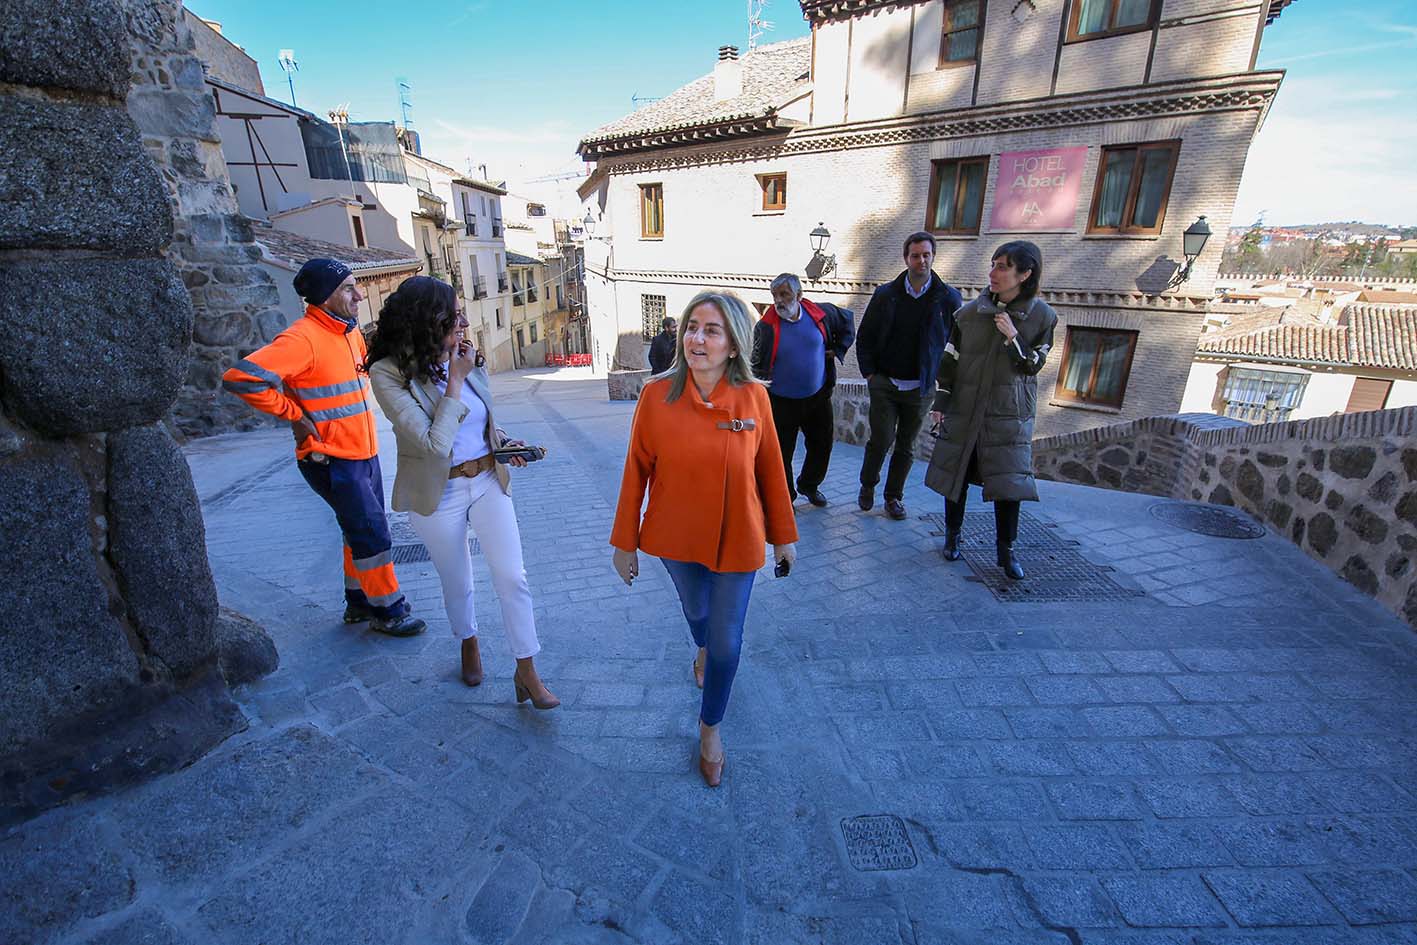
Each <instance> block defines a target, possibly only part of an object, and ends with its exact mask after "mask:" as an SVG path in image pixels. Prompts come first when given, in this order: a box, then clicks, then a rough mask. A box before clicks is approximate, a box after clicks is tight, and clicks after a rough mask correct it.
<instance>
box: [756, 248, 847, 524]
mask: <svg viewBox="0 0 1417 945" xmlns="http://www.w3.org/2000/svg"><path fill="white" fill-rule="evenodd" d="M771 290H772V301H773V305H772V308H770V309H768V310H767V311H766V312H764V313H763V317H762V318H761V319H760V320H759V321H758V324H757V325H756V326H755V327H754V328H753V356H752V365H753V373H754V374H755V375H756V376H757V377H758V378H760V379H761V380H764V381H768V382H769V384H770V386H769V387H768V400H769V401H770V402H771V403H772V422H773V425H774V426H775V427H777V440H778V444H779V445H780V446H781V447H782V463H783V466H784V467H785V468H786V470H787V489H788V491H789V492H791V493H792V498H793V499H796V498H797V496H798V495H799V494H800V495H805V496H806V497H807V501H808V502H811V503H812V504H813V505H815V506H817V507H818V508H820V507H822V506H824V505H826V504H827V497H826V496H824V495H822V490H821V485H822V480H823V479H825V478H826V476H827V464H828V463H829V462H830V461H831V454H832V441H833V440H834V439H835V436H834V430H833V427H834V426H835V424H836V419H835V416H834V415H833V413H832V390H833V389H834V388H835V387H836V361H843V360H845V359H846V352H847V350H848V349H849V348H850V347H851V342H852V341H853V340H854V339H855V337H856V329H855V326H854V324H853V321H854V316H853V315H852V313H851V310H850V309H844V308H838V307H837V306H835V305H832V304H830V303H827V302H823V303H820V304H818V303H815V302H809V301H808V300H807V299H804V298H802V282H801V280H799V279H798V278H797V277H796V276H795V275H793V274H792V273H790V272H784V273H783V274H782V275H780V276H778V277H777V278H776V279H774V280H773V281H772V286H771ZM833 359H835V360H833ZM799 431H800V432H801V433H802V436H803V439H805V440H806V441H807V455H806V458H804V459H803V460H802V475H801V476H799V477H797V479H796V486H795V488H794V484H793V478H792V454H793V452H794V451H795V450H796V449H797V434H798V432H799Z"/></svg>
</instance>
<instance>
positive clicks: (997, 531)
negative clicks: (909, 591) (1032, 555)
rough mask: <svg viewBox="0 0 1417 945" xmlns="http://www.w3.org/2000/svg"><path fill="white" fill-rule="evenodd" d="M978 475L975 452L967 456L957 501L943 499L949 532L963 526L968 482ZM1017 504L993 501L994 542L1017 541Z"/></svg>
mask: <svg viewBox="0 0 1417 945" xmlns="http://www.w3.org/2000/svg"><path fill="white" fill-rule="evenodd" d="M980 478H982V477H981V476H980V475H979V453H978V452H977V451H976V452H974V453H971V454H970V455H969V469H967V470H966V471H965V474H964V488H963V489H961V490H960V492H959V501H958V502H952V501H950V500H949V499H948V498H946V499H945V527H946V528H948V529H949V530H950V531H959V528H960V526H961V525H963V524H964V506H965V503H966V502H967V501H968V499H969V481H970V480H971V479H980ZM1020 504H1021V503H1019V502H1018V501H1017V500H1014V499H995V500H994V540H995V541H998V542H1007V543H1008V544H1013V543H1014V542H1015V541H1017V540H1018V516H1019V505H1020Z"/></svg>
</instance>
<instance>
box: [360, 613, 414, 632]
mask: <svg viewBox="0 0 1417 945" xmlns="http://www.w3.org/2000/svg"><path fill="white" fill-rule="evenodd" d="M427 626H428V624H426V623H424V622H423V621H422V620H419V619H418V618H417V617H415V616H413V614H404V615H403V616H402V617H374V618H371V619H370V621H369V629H370V630H374V631H376V632H378V633H387V634H388V635H389V636H391V637H416V636H418V635H419V634H420V633H422V632H423V630H424V628H426V627H427Z"/></svg>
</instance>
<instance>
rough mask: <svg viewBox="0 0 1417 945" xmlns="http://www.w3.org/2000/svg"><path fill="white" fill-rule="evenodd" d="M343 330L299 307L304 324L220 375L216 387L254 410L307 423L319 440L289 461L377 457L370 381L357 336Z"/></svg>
mask: <svg viewBox="0 0 1417 945" xmlns="http://www.w3.org/2000/svg"><path fill="white" fill-rule="evenodd" d="M347 327H348V326H347V325H346V324H345V323H344V322H342V321H340V320H339V319H338V318H335V317H334V316H333V315H330V314H329V313H328V312H326V311H325V310H324V309H322V308H320V307H318V306H315V305H309V306H306V308H305V317H304V318H301V319H298V320H296V322H295V324H293V325H291V326H290V327H289V328H287V329H286V330H285V331H283V332H281V333H280V334H279V335H276V337H275V339H274V340H273V341H272V342H271V343H270V344H268V345H266V346H265V347H264V348H261V349H260V350H259V351H253V352H251V353H250V354H248V355H247V356H246V357H244V358H242V359H241V360H240V361H237V362H236V363H235V364H233V365H232V366H231V368H230V369H229V370H228V371H227V372H226V374H224V375H223V376H222V382H221V386H222V387H224V388H226V389H227V390H229V391H231V392H232V393H233V394H235V395H236V396H237V397H240V398H241V399H242V400H244V401H246V403H248V404H250V405H251V406H252V407H255V408H256V409H257V410H260V411H263V412H265V413H269V414H274V415H275V416H277V417H280V418H281V419H283V420H299V419H300V418H301V416H302V415H303V416H307V417H309V418H310V420H311V421H312V422H314V424H315V429H316V430H317V431H319V434H320V439H319V440H314V439H311V438H306V439H304V440H302V441H301V442H299V443H297V444H296V445H295V458H296V459H304V458H305V457H306V456H309V455H310V454H311V453H323V454H325V455H326V456H335V457H338V458H340V459H369V458H370V457H371V456H374V455H375V454H376V453H378V451H379V443H378V438H377V436H376V435H375V432H374V414H373V413H372V412H371V410H372V409H373V399H372V398H371V396H370V392H369V379H368V378H367V377H365V376H364V375H363V374H360V373H359V372H358V367H359V366H360V365H361V364H363V363H364V354H365V347H364V335H362V334H361V333H360V331H359V329H358V328H353V329H349V330H346V329H347Z"/></svg>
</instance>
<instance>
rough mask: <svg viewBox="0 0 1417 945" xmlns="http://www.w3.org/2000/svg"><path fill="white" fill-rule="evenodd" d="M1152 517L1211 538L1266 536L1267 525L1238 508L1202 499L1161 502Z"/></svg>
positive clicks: (1153, 508) (1156, 506)
mask: <svg viewBox="0 0 1417 945" xmlns="http://www.w3.org/2000/svg"><path fill="white" fill-rule="evenodd" d="M1151 514H1152V517H1154V518H1158V519H1160V520H1161V521H1163V522H1165V523H1166V524H1167V525H1174V526H1176V527H1177V528H1184V529H1185V530H1186V531H1188V532H1195V533H1196V534H1198V535H1210V536H1211V537H1212V538H1263V537H1264V526H1263V525H1261V524H1259V523H1258V522H1256V521H1255V520H1254V519H1252V518H1250V517H1249V516H1247V515H1245V513H1243V512H1239V511H1236V510H1235V509H1231V508H1226V507H1225V506H1223V505H1205V504H1202V503H1199V502H1158V503H1157V504H1155V505H1153V506H1152V507H1151Z"/></svg>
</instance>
